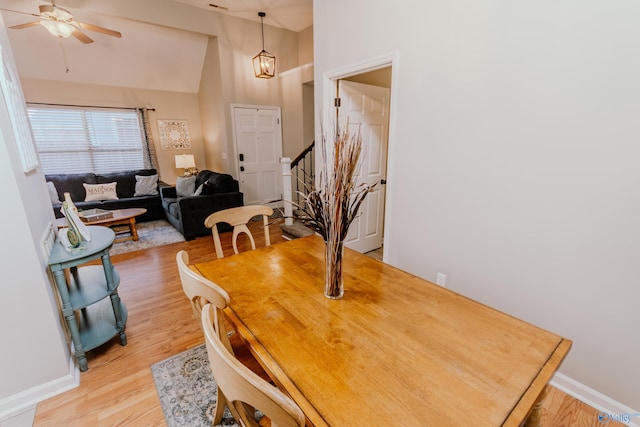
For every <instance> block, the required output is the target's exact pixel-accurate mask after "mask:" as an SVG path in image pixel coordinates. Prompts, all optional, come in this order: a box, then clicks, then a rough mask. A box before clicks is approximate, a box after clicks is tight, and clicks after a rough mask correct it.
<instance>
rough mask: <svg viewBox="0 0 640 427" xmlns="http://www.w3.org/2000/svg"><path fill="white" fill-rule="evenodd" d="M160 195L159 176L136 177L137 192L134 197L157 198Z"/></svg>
mask: <svg viewBox="0 0 640 427" xmlns="http://www.w3.org/2000/svg"><path fill="white" fill-rule="evenodd" d="M157 195H158V175H149V176H143V175H136V192H135V193H133V197H138V196H157Z"/></svg>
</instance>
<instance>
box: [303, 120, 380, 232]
mask: <svg viewBox="0 0 640 427" xmlns="http://www.w3.org/2000/svg"><path fill="white" fill-rule="evenodd" d="M332 139H333V141H332V144H331V143H330V142H329V141H327V136H326V135H325V134H324V132H323V136H322V141H321V145H320V147H319V148H320V150H319V151H320V154H319V155H320V156H321V162H320V170H319V172H318V186H317V187H315V186H314V185H313V183H312V184H311V185H310V188H308V191H307V194H303V196H304V206H303V207H302V210H303V211H304V213H305V217H303V218H302V220H303V222H305V223H306V224H307V225H308V226H310V227H311V228H313V229H314V230H315V231H316V232H318V234H320V235H321V236H322V237H323V239H324V240H325V242H342V241H344V239H345V238H346V237H347V232H348V231H349V226H350V225H351V223H352V222H353V220H354V219H355V218H356V216H357V214H358V210H359V209H360V205H361V204H362V202H363V201H364V199H365V197H366V196H367V194H369V192H370V191H371V190H372V189H373V188H374V187H375V185H376V183H373V184H367V183H361V184H358V185H356V183H355V178H356V176H357V174H358V171H359V168H360V156H361V154H362V135H361V134H360V130H359V129H358V133H357V134H351V133H350V132H349V124H348V123H347V125H346V126H345V127H344V128H342V129H341V128H340V127H338V126H336V128H335V131H334V133H333V134H332ZM330 144H331V146H330Z"/></svg>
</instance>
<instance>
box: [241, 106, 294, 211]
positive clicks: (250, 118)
mask: <svg viewBox="0 0 640 427" xmlns="http://www.w3.org/2000/svg"><path fill="white" fill-rule="evenodd" d="M232 109H233V120H234V125H233V129H234V141H235V148H236V162H237V165H238V177H239V179H238V181H239V182H240V191H242V192H243V193H244V204H245V205H265V204H269V205H271V206H272V207H275V206H279V205H280V204H279V203H276V202H277V201H279V200H281V199H282V178H281V176H280V157H282V128H281V124H280V108H278V107H245V106H232Z"/></svg>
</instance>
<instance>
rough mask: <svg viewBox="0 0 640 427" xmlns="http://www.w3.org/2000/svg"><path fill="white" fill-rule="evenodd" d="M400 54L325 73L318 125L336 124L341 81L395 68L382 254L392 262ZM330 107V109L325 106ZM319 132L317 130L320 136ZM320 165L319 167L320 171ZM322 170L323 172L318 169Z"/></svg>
mask: <svg viewBox="0 0 640 427" xmlns="http://www.w3.org/2000/svg"><path fill="white" fill-rule="evenodd" d="M399 57H400V54H399V52H391V53H388V54H386V55H381V56H378V57H374V58H370V59H366V60H363V61H360V62H356V63H353V64H348V65H345V66H343V67H339V68H335V69H332V70H328V71H325V72H324V73H323V74H322V105H323V107H322V108H321V110H320V111H322V113H321V116H320V117H321V118H320V120H321V123H320V126H316V129H320V131H319V132H322V127H323V126H322V123H328V124H332V123H334V122H335V107H333V100H334V98H335V97H336V90H337V87H338V85H337V82H338V80H341V79H345V78H347V77H351V76H355V75H358V74H364V73H367V72H369V71H375V70H379V69H381V68H387V67H391V88H390V89H391V96H390V97H389V133H388V141H387V181H388V182H391V183H392V185H388V184H387V187H386V194H385V202H384V212H385V216H384V224H383V239H382V244H383V247H384V251H383V254H382V260H383V261H384V262H388V260H389V259H391V258H392V257H391V252H390V249H391V248H390V247H389V245H387V240H388V236H389V235H390V234H391V233H392V232H393V230H392V229H391V224H393V221H392V218H393V213H394V212H393V209H391V208H392V207H393V203H392V201H393V198H394V191H393V188H394V185H393V184H394V183H395V179H394V178H395V164H396V162H395V154H394V152H395V150H393V147H395V141H396V128H397V125H396V120H397V118H396V108H395V107H396V105H397V96H398V95H397V93H398V88H399V87H400V85H399V74H400V73H399V68H398V65H399ZM325 106H326V107H325ZM317 133H318V131H316V134H317ZM321 137H322V135H319V136H316V140H320V138H321ZM319 160H320V156H316V162H318V161H319ZM317 168H318V165H316V169H317ZM318 170H319V169H318Z"/></svg>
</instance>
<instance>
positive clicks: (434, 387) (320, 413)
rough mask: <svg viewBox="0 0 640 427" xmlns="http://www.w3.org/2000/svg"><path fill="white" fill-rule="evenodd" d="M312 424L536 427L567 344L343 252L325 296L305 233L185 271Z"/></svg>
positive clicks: (316, 242) (315, 240)
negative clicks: (215, 289) (211, 287)
mask: <svg viewBox="0 0 640 427" xmlns="http://www.w3.org/2000/svg"><path fill="white" fill-rule="evenodd" d="M192 267H193V268H195V269H196V270H197V271H199V272H200V273H201V274H202V275H203V276H205V277H206V278H208V279H210V280H212V281H213V282H215V283H217V284H218V285H220V286H221V287H223V288H224V289H226V290H227V292H228V293H229V295H230V298H231V302H230V307H229V308H228V309H227V311H226V313H227V315H228V316H229V318H230V320H231V322H232V323H233V324H234V326H235V328H236V330H237V331H238V333H239V334H241V336H242V337H243V338H244V339H245V340H246V341H247V343H248V345H249V346H250V349H251V351H252V353H253V354H254V355H255V356H256V358H257V359H258V361H259V362H260V364H261V365H262V366H263V367H264V368H265V370H266V371H267V372H268V373H269V375H270V376H271V378H272V379H273V380H274V382H275V384H276V385H277V386H278V387H280V388H281V389H282V390H283V391H285V392H286V393H287V394H288V395H289V396H291V398H292V399H293V400H294V401H295V402H296V403H297V404H298V405H299V406H300V408H301V409H302V410H303V412H304V414H305V416H306V418H307V423H308V425H314V426H336V427H339V426H349V427H354V426H376V425H380V426H396V425H398V426H431V425H433V426H456V425H460V426H501V425H504V426H518V425H523V424H525V422H527V420H528V419H529V422H530V423H532V424H535V423H536V422H537V420H536V418H537V415H538V412H539V406H540V401H541V399H542V398H543V396H544V391H545V387H546V386H547V383H548V382H549V380H550V379H551V377H552V376H553V374H554V372H556V370H557V369H558V367H559V366H560V363H561V362H562V360H563V359H564V357H565V356H566V354H567V353H568V351H569V349H570V347H571V341H570V340H568V339H565V338H563V337H561V336H559V335H556V334H554V333H552V332H548V331H546V330H544V329H541V328H539V327H537V326H534V325H532V324H530V323H527V322H525V321H522V320H519V319H517V318H515V317H513V316H510V315H508V314H505V313H503V312H500V311H498V310H495V309H493V308H491V307H488V306H487V305H484V304H481V303H478V302H476V301H474V300H472V299H469V298H467V297H465V296H463V295H460V294H458V293H455V292H453V291H451V290H449V289H445V288H443V287H441V286H438V285H435V284H433V283H431V282H429V281H427V280H424V279H421V278H419V277H416V276H414V275H412V274H409V273H407V272H405V271H402V270H400V269H398V268H395V267H393V266H391V265H388V264H385V263H383V262H380V261H377V260H374V259H372V258H370V257H368V256H366V255H363V254H360V253H358V252H355V251H352V250H350V249H346V248H345V252H344V258H343V277H344V286H345V292H344V297H343V298H342V299H339V300H331V299H328V298H326V297H325V296H324V293H323V292H324V277H325V263H324V242H323V241H322V239H321V238H320V237H318V236H310V237H305V238H300V239H296V240H292V241H289V242H284V243H279V244H275V245H272V246H268V247H264V248H260V249H257V250H253V251H249V252H244V253H241V254H238V255H232V256H229V257H226V258H222V259H216V260H213V261H207V262H203V263H198V264H195V265H194V266H192Z"/></svg>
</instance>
